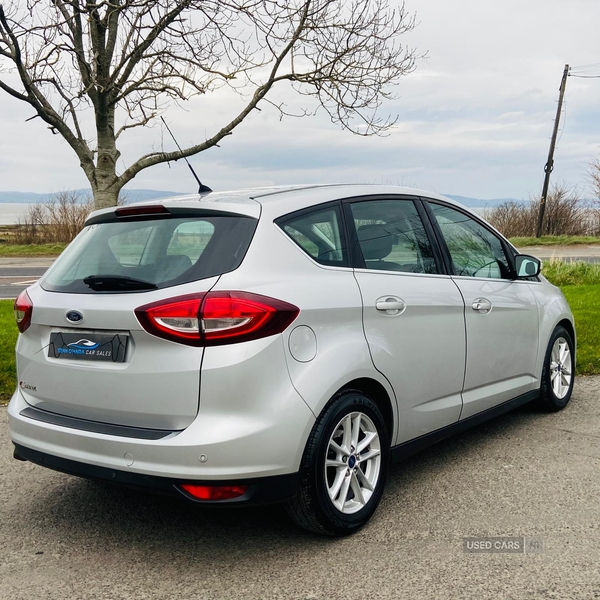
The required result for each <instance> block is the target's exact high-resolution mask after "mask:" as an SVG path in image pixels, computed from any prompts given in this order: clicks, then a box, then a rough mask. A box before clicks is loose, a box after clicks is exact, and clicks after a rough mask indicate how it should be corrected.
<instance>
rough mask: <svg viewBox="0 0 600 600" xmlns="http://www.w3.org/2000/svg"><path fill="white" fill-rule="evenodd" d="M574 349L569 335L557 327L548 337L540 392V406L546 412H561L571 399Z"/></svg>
mask: <svg viewBox="0 0 600 600" xmlns="http://www.w3.org/2000/svg"><path fill="white" fill-rule="evenodd" d="M574 357H575V347H574V344H573V339H572V338H571V335H570V333H569V332H568V331H567V330H566V329H565V328H564V327H562V326H559V327H557V328H556V329H555V330H554V331H553V333H552V336H551V337H550V342H549V343H548V349H547V350H546V357H545V360H544V371H543V373H542V387H541V390H540V392H541V393H540V405H541V407H542V408H543V409H544V410H546V411H548V412H556V411H558V410H562V409H563V408H564V407H565V406H566V405H567V404H568V403H569V400H570V399H571V394H572V393H573V384H574V381H575V359H574Z"/></svg>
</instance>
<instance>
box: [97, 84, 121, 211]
mask: <svg viewBox="0 0 600 600" xmlns="http://www.w3.org/2000/svg"><path fill="white" fill-rule="evenodd" d="M96 132H97V135H98V156H97V160H96V168H95V170H94V171H95V172H94V180H95V181H94V184H92V191H93V192H94V208H95V209H96V210H99V209H100V208H107V207H109V206H116V205H117V199H118V197H119V192H120V191H121V187H123V185H122V184H121V183H120V182H119V179H118V177H117V160H118V159H119V156H120V152H119V151H118V150H117V146H116V140H115V109H114V106H108V104H107V98H106V95H105V94H99V96H98V100H97V106H96Z"/></svg>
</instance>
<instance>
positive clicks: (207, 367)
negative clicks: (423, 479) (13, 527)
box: [9, 185, 575, 535]
mask: <svg viewBox="0 0 600 600" xmlns="http://www.w3.org/2000/svg"><path fill="white" fill-rule="evenodd" d="M539 271H540V262H539V261H538V260H537V259H536V258H533V257H530V256H526V255H520V254H519V253H518V251H517V250H516V249H515V248H514V247H513V246H512V245H511V244H510V243H509V242H508V241H507V240H506V239H504V238H503V237H502V236H501V235H500V234H499V233H498V232H497V231H495V230H494V229H493V228H492V227H490V226H489V225H488V224H487V223H485V222H484V221H483V220H482V219H481V218H480V217H479V216H478V215H476V214H474V213H472V212H470V211H469V210H468V209H466V208H464V207H463V206H461V205H459V204H457V203H455V202H453V201H451V200H449V199H447V198H444V197H442V196H438V195H436V194H432V193H428V192H420V191H417V190H414V189H405V188H396V187H388V186H366V185H357V186H349V185H339V186H316V187H307V186H305V187H290V188H279V189H257V190H246V191H239V192H224V193H210V194H208V195H202V196H198V195H196V196H192V197H184V198H175V199H170V200H164V201H158V202H152V203H143V204H134V205H129V206H124V207H118V208H110V209H105V210H101V211H97V212H95V213H92V214H91V215H90V217H89V218H88V220H87V223H86V227H85V229H84V230H83V231H82V232H81V233H80V234H79V236H78V237H77V238H76V239H75V240H74V241H73V243H72V244H71V245H70V246H69V247H68V248H67V249H66V250H65V252H64V253H63V254H62V255H61V256H60V258H59V259H58V260H57V261H56V262H55V264H54V265H53V266H52V267H51V268H50V269H49V270H48V271H47V273H46V274H45V275H44V277H43V278H42V279H41V280H40V281H39V282H38V283H36V284H35V285H33V286H32V287H30V288H29V289H28V290H27V291H26V292H23V293H22V294H21V296H20V297H19V298H18V300H17V302H16V304H15V314H16V319H17V323H18V326H19V329H20V331H21V335H20V336H19V340H18V343H17V350H16V352H17V368H18V380H19V385H18V389H17V390H16V392H15V394H14V396H13V398H12V400H11V403H10V406H9V424H10V433H11V437H12V441H13V442H14V444H15V457H16V458H18V459H21V460H29V461H31V462H34V463H37V464H40V465H42V466H45V467H49V468H51V469H56V470H58V471H63V472H65V473H70V474H73V475H79V476H82V477H88V478H93V479H98V480H107V481H110V482H120V483H123V484H127V485H132V486H141V487H146V488H150V489H157V490H161V491H163V492H168V493H172V494H175V495H178V496H180V497H181V498H185V499H188V500H189V501H195V502H198V503H201V504H206V505H210V504H218V505H227V504H241V503H263V502H285V503H286V507H287V509H288V512H289V514H290V515H291V516H292V517H293V518H294V519H295V520H296V522H297V523H299V524H300V525H302V526H303V527H306V528H308V529H310V530H313V531H317V532H321V533H325V534H330V535H345V534H348V533H352V532H353V531H356V530H357V529H358V528H359V527H361V526H362V525H363V524H364V523H366V522H367V520H368V519H369V518H370V517H371V515H372V514H373V512H374V511H375V509H376V507H377V505H378V503H379V501H380V499H381V496H382V493H383V489H384V483H385V479H386V472H387V470H388V464H389V463H390V461H395V460H398V459H402V458H405V457H407V456H409V455H411V454H413V453H414V452H416V451H418V450H419V449H421V448H424V447H426V446H428V445H430V444H432V443H434V442H436V441H439V440H441V439H443V438H446V437H447V436H449V435H451V434H452V433H455V432H458V431H463V430H464V429H466V428H468V427H471V426H473V425H476V424H478V423H481V422H482V421H484V420H486V419H489V418H491V417H494V416H496V415H499V414H501V413H503V412H505V411H508V410H510V409H512V408H514V407H516V406H519V405H522V404H524V403H526V402H529V401H532V400H535V401H536V402H537V403H538V404H539V405H540V406H541V407H542V408H544V409H545V410H551V411H554V410H560V409H561V408H564V407H565V406H566V404H567V403H568V401H569V399H570V397H571V392H572V389H573V374H574V365H575V329H574V324H573V316H572V314H571V311H570V310H569V307H568V305H567V302H566V301H565V298H564V297H563V295H562V293H561V292H560V290H559V289H557V288H556V287H554V286H553V285H551V284H550V283H548V281H547V280H546V279H544V277H543V276H541V275H540V274H539Z"/></svg>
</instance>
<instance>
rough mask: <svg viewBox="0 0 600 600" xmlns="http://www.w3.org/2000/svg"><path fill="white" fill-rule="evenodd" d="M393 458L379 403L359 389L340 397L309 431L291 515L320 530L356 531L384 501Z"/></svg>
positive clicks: (345, 532) (340, 533) (347, 532)
mask: <svg viewBox="0 0 600 600" xmlns="http://www.w3.org/2000/svg"><path fill="white" fill-rule="evenodd" d="M388 460H389V437H388V433H387V429H386V426H385V422H384V420H383V417H382V415H381V412H380V410H379V408H378V407H377V405H376V404H375V403H374V402H373V401H372V400H371V399H370V398H368V397H367V396H365V395H364V394H362V393H361V392H358V391H345V392H342V393H340V394H338V395H336V396H335V397H334V398H333V399H332V400H331V402H330V403H329V405H328V406H327V407H326V408H325V410H324V411H323V413H322V414H321V416H320V417H319V419H318V420H317V422H316V423H315V426H314V427H313V430H312V432H311V434H310V437H309V439H308V442H307V445H306V449H305V451H304V456H303V458H302V465H301V468H300V475H301V481H300V490H299V493H298V495H297V496H296V498H294V499H293V500H291V501H290V502H289V503H288V505H287V512H288V514H289V515H290V516H291V517H292V518H293V519H294V521H296V523H298V524H299V525H300V526H302V527H304V528H305V529H309V530H311V531H316V532H318V533H324V534H328V535H335V536H343V535H348V534H350V533H353V532H354V531H357V530H358V529H359V528H360V527H362V526H363V525H364V524H365V523H366V522H367V521H368V520H369V519H370V518H371V516H372V515H373V513H374V512H375V509H376V508H377V505H378V504H379V501H380V500H381V496H382V493H383V488H384V485H385V479H386V474H387V467H388Z"/></svg>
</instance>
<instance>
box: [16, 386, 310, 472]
mask: <svg viewBox="0 0 600 600" xmlns="http://www.w3.org/2000/svg"><path fill="white" fill-rule="evenodd" d="M285 392H286V393H287V395H286V394H284V393H282V394H281V395H279V396H278V397H277V402H278V404H279V410H278V411H263V413H262V414H257V413H256V412H254V413H253V414H249V413H248V412H246V413H245V414H244V413H243V409H240V413H241V414H232V413H229V414H227V413H225V414H221V413H219V412H218V411H212V412H211V411H210V410H208V408H206V407H205V411H204V412H202V411H201V412H200V413H199V415H198V416H197V418H196V419H195V421H194V422H193V423H192V424H191V425H190V426H189V427H188V428H186V429H185V430H183V431H173V432H168V431H158V432H157V431H156V430H148V431H149V432H151V433H159V434H160V436H158V437H155V438H154V439H152V438H150V437H148V436H144V435H140V434H138V433H137V432H136V431H135V430H133V429H132V428H123V427H116V426H106V427H104V428H101V429H98V425H102V424H101V423H94V429H95V430H94V431H90V430H86V429H82V428H78V427H81V424H80V423H75V424H73V423H72V422H71V421H78V420H77V419H72V418H66V417H63V416H61V415H54V414H51V413H46V417H49V416H53V417H55V418H53V419H49V418H45V420H41V418H40V415H38V414H33V415H32V414H31V413H32V412H33V413H42V412H43V411H39V410H33V409H32V407H31V406H30V405H29V404H28V403H27V402H26V401H25V399H24V397H23V395H22V394H21V393H20V391H18V390H17V392H15V394H14V396H13V398H12V400H11V402H10V404H9V407H8V421H9V430H10V437H11V440H12V442H13V443H14V444H15V445H17V446H19V447H23V448H26V449H28V450H31V451H35V452H38V453H39V454H40V455H44V456H53V457H56V458H57V459H64V460H66V461H69V462H73V463H77V464H83V465H89V466H90V467H100V468H103V469H106V470H107V471H110V472H111V473H112V472H115V473H118V472H123V473H127V474H132V475H134V476H135V475H139V476H141V477H142V478H143V477H144V476H148V477H154V478H158V479H157V480H159V479H167V480H170V481H171V482H173V481H187V482H188V483H195V482H197V481H200V482H203V481H207V482H208V481H212V482H213V483H217V482H224V481H225V482H227V481H242V480H250V479H260V478H263V477H273V476H279V475H289V474H292V473H296V472H297V471H298V469H299V467H300V461H301V459H302V452H303V449H304V445H305V442H306V439H307V437H308V434H309V432H310V429H311V428H312V425H313V423H314V415H313V414H312V413H311V412H310V410H309V409H308V407H307V406H306V404H305V403H304V402H303V401H302V399H301V398H299V397H298V396H297V393H296V392H295V390H293V388H292V387H291V385H290V386H289V387H288V388H287V389H286V390H285ZM226 398H227V396H223V397H222V403H223V404H225V403H226ZM273 402H275V401H273ZM207 404H208V403H207ZM121 429H127V430H128V431H127V434H126V433H124V432H123V431H120V430H121ZM140 431H142V430H140ZM142 433H144V431H142ZM33 462H36V461H35V460H33ZM41 464H44V463H41ZM59 470H61V469H59ZM111 479H112V475H111Z"/></svg>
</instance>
